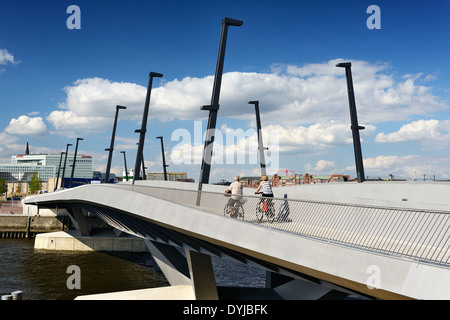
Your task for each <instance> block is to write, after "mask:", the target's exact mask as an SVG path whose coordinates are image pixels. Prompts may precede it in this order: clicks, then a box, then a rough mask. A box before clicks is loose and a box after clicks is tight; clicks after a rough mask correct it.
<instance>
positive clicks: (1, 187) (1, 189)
mask: <svg viewBox="0 0 450 320" xmlns="http://www.w3.org/2000/svg"><path fill="white" fill-rule="evenodd" d="M6 192H8V185H7V184H6V181H5V179H3V178H0V194H4V193H6Z"/></svg>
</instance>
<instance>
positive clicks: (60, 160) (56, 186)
mask: <svg viewBox="0 0 450 320" xmlns="http://www.w3.org/2000/svg"><path fill="white" fill-rule="evenodd" d="M64 153H65V152H64V151H63V152H61V157H60V158H59V166H58V175H57V176H56V184H55V188H54V189H53V191H56V189H57V188H58V182H59V173H60V171H61V162H62V156H63V154H64Z"/></svg>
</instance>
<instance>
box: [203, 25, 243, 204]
mask: <svg viewBox="0 0 450 320" xmlns="http://www.w3.org/2000/svg"><path fill="white" fill-rule="evenodd" d="M242 24H243V22H242V21H240V20H235V19H230V18H224V19H222V33H221V35H220V45H219V53H218V57H217V64H216V74H215V77H214V86H213V91H212V97H211V104H210V105H209V106H203V107H201V108H200V109H201V110H209V117H208V126H207V128H206V138H205V145H204V148H203V158H202V166H201V169H200V178H199V182H198V191H201V190H202V184H204V183H206V184H207V183H209V175H210V171H211V159H212V153H213V146H214V135H215V129H216V122H217V111H218V110H219V96H220V86H221V83H222V73H223V62H224V59H225V48H226V44H227V34H228V26H237V27H239V26H241V25H242ZM199 195H200V194H199ZM197 203H199V199H197Z"/></svg>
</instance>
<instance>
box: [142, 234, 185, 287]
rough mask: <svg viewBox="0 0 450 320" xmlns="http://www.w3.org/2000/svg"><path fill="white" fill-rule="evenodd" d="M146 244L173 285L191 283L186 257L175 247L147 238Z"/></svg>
mask: <svg viewBox="0 0 450 320" xmlns="http://www.w3.org/2000/svg"><path fill="white" fill-rule="evenodd" d="M145 244H146V246H147V248H148V250H149V251H150V254H151V255H152V257H153V259H155V261H156V263H157V264H158V266H159V268H160V269H161V271H162V272H163V273H164V276H165V277H166V279H167V281H169V283H170V285H171V286H178V285H191V284H192V283H191V279H190V278H189V267H188V264H187V262H186V257H185V256H184V255H183V254H182V253H181V252H180V251H178V250H177V249H176V248H175V247H173V246H170V245H166V244H163V243H158V242H153V241H150V240H145Z"/></svg>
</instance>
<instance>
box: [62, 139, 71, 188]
mask: <svg viewBox="0 0 450 320" xmlns="http://www.w3.org/2000/svg"><path fill="white" fill-rule="evenodd" d="M71 145H72V144H70V143H68V144H67V146H66V156H65V157H64V166H63V172H62V177H61V187H62V188H64V174H65V172H66V162H67V154H68V153H69V146H71Z"/></svg>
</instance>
